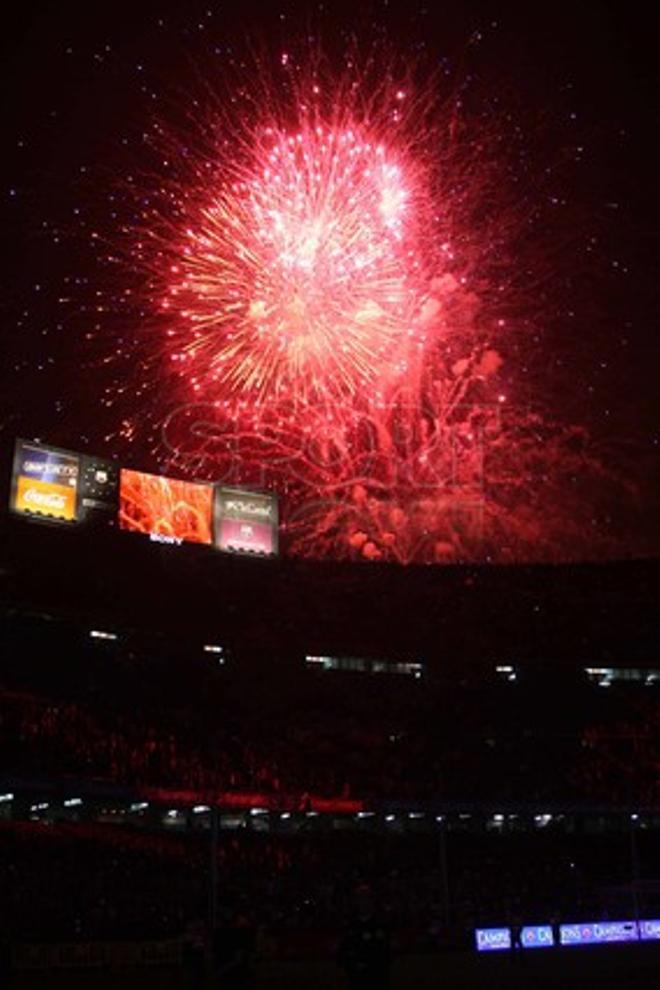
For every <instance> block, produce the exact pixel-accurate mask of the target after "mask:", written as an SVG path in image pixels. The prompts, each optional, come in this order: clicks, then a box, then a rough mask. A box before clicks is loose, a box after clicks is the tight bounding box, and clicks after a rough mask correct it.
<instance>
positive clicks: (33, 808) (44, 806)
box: [30, 801, 48, 811]
mask: <svg viewBox="0 0 660 990" xmlns="http://www.w3.org/2000/svg"><path fill="white" fill-rule="evenodd" d="M47 808H48V804H47V803H46V802H44V801H42V802H41V804H32V805H30V811H46V809H47Z"/></svg>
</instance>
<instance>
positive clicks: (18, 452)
mask: <svg viewBox="0 0 660 990" xmlns="http://www.w3.org/2000/svg"><path fill="white" fill-rule="evenodd" d="M79 475H80V458H79V456H78V455H77V454H74V453H72V452H71V451H68V450H60V449H59V448H56V447H46V446H42V444H40V443H35V442H32V441H28V440H17V441H16V445H15V447H14V467H13V472H12V487H11V499H10V506H11V509H12V510H13V511H14V512H17V513H20V514H21V515H26V516H30V517H32V518H36V519H43V520H58V521H60V522H76V520H77V519H78V480H79Z"/></svg>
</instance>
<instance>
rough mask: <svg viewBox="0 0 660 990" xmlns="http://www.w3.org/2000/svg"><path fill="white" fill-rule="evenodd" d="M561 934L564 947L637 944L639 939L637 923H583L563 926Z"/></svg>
mask: <svg viewBox="0 0 660 990" xmlns="http://www.w3.org/2000/svg"><path fill="white" fill-rule="evenodd" d="M560 933H561V944H562V945H597V944H601V943H603V942H636V941H637V939H638V938H639V931H638V928H637V922H636V921H583V922H581V923H580V924H577V925H562V926H561V928H560Z"/></svg>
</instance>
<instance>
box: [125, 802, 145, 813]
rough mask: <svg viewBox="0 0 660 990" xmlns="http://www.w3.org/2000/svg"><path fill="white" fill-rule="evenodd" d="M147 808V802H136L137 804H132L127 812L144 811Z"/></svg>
mask: <svg viewBox="0 0 660 990" xmlns="http://www.w3.org/2000/svg"><path fill="white" fill-rule="evenodd" d="M148 807H149V802H148V801H138V802H137V804H132V805H130V807H129V809H128V810H129V811H144V810H145V809H146V808H148Z"/></svg>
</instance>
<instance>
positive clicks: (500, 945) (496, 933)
mask: <svg viewBox="0 0 660 990" xmlns="http://www.w3.org/2000/svg"><path fill="white" fill-rule="evenodd" d="M474 934H475V937H476V940H477V952H501V951H502V950H503V949H510V948H511V930H510V929H509V928H477V929H475V933H474Z"/></svg>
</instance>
